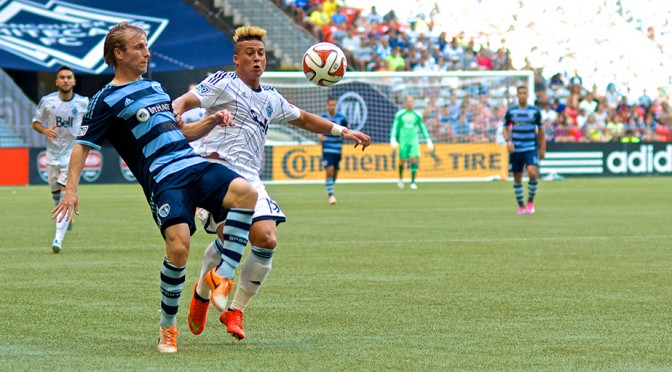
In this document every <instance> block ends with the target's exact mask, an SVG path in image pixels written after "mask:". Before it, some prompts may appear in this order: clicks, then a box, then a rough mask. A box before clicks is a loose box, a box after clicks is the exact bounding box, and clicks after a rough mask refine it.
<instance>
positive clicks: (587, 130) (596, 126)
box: [582, 114, 607, 142]
mask: <svg viewBox="0 0 672 372" xmlns="http://www.w3.org/2000/svg"><path fill="white" fill-rule="evenodd" d="M582 129H583V139H584V140H585V141H586V142H606V141H607V139H606V136H605V134H604V127H603V126H602V125H600V123H599V122H598V121H597V120H595V114H589V115H588V118H587V119H586V123H585V124H584V125H583V128H582Z"/></svg>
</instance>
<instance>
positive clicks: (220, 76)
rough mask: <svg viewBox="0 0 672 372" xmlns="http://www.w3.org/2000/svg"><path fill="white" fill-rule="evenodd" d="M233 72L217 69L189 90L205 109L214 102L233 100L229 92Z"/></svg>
mask: <svg viewBox="0 0 672 372" xmlns="http://www.w3.org/2000/svg"><path fill="white" fill-rule="evenodd" d="M234 76H235V75H234V74H233V73H230V72H226V71H217V72H216V73H214V74H212V75H210V76H208V77H207V78H205V79H204V80H203V81H201V82H200V83H199V84H198V85H197V86H196V88H194V89H192V90H190V91H189V92H191V93H192V94H193V95H195V96H196V97H197V98H198V99H199V101H201V106H203V107H204V108H205V109H209V108H211V107H212V106H213V105H214V104H215V102H217V103H218V104H224V103H228V102H230V101H233V100H234V97H233V95H232V93H231V89H230V88H231V87H232V84H231V80H232V79H233V78H234Z"/></svg>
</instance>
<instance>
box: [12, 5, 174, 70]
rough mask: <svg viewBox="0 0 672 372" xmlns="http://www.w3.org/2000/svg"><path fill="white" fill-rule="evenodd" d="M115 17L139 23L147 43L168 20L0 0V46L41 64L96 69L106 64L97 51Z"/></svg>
mask: <svg viewBox="0 0 672 372" xmlns="http://www.w3.org/2000/svg"><path fill="white" fill-rule="evenodd" d="M121 21H128V22H130V23H133V24H136V25H138V26H140V27H142V28H143V29H144V30H145V32H146V33H147V43H148V47H151V45H152V44H153V43H154V42H155V41H156V40H157V38H158V37H159V36H160V35H161V33H162V32H163V31H164V29H165V28H166V26H167V25H168V19H162V18H155V17H143V16H140V15H137V14H131V13H120V12H109V11H105V10H101V9H96V8H89V7H84V6H80V5H76V4H73V3H69V2H67V1H61V0H53V1H48V2H46V3H45V4H40V3H37V2H34V1H28V0H13V1H0V49H2V50H4V51H6V52H8V53H12V54H14V55H16V56H19V57H21V58H23V59H26V60H28V61H30V62H32V63H35V64H38V65H41V66H44V67H53V66H56V65H61V64H65V65H68V66H71V67H73V68H75V69H78V70H81V71H84V72H87V73H92V74H99V73H101V72H103V71H105V70H106V69H107V68H108V66H107V64H106V63H105V61H104V60H103V53H102V49H103V43H104V40H105V36H107V32H108V30H109V29H110V28H111V27H112V26H114V25H115V24H116V23H118V22H121Z"/></svg>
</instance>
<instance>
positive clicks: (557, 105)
mask: <svg viewBox="0 0 672 372" xmlns="http://www.w3.org/2000/svg"><path fill="white" fill-rule="evenodd" d="M551 108H552V109H553V111H555V112H557V113H558V114H559V113H561V112H565V109H566V108H567V106H566V105H565V104H564V103H562V102H560V98H554V99H553V105H552V106H551Z"/></svg>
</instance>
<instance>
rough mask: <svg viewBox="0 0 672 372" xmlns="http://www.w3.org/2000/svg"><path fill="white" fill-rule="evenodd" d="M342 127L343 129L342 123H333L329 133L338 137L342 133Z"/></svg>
mask: <svg viewBox="0 0 672 372" xmlns="http://www.w3.org/2000/svg"><path fill="white" fill-rule="evenodd" d="M343 129H345V127H344V126H342V125H338V124H334V126H333V127H331V135H332V136H339V137H340V136H341V135H342V134H343Z"/></svg>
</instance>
